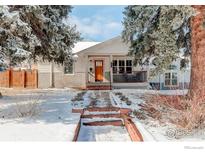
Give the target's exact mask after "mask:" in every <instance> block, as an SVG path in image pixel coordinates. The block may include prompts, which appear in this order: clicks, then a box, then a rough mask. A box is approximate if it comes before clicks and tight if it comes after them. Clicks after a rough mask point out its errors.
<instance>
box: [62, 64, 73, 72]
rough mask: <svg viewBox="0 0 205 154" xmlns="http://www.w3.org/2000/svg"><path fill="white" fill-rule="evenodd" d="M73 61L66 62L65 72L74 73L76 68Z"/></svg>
mask: <svg viewBox="0 0 205 154" xmlns="http://www.w3.org/2000/svg"><path fill="white" fill-rule="evenodd" d="M73 67H74V65H73V62H70V63H64V74H73V72H74V69H73Z"/></svg>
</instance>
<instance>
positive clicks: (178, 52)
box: [122, 6, 194, 74]
mask: <svg viewBox="0 0 205 154" xmlns="http://www.w3.org/2000/svg"><path fill="white" fill-rule="evenodd" d="M193 14H194V10H193V8H192V7H191V6H128V7H126V8H125V11H124V15H125V17H124V21H123V25H124V30H123V32H122V37H123V40H124V41H125V42H127V43H129V44H130V55H132V56H134V57H135V58H134V59H135V61H134V62H135V64H141V65H142V64H148V63H149V62H150V61H152V63H153V64H154V65H155V66H156V67H155V70H154V72H152V73H154V74H156V73H159V72H160V71H163V70H164V69H167V68H168V66H169V65H170V64H171V62H172V61H174V60H176V59H177V58H179V57H182V54H183V57H184V58H183V59H182V64H184V62H187V60H188V56H189V55H190V40H191V37H190V32H191V31H190V22H189V21H190V17H191V16H192V15H193Z"/></svg>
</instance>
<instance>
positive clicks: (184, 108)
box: [141, 95, 205, 130]
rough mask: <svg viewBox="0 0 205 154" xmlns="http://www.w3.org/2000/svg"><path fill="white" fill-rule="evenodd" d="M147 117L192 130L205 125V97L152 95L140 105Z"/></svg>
mask: <svg viewBox="0 0 205 154" xmlns="http://www.w3.org/2000/svg"><path fill="white" fill-rule="evenodd" d="M141 110H143V111H145V112H146V113H147V115H148V116H149V117H152V118H154V119H158V120H159V119H160V120H162V121H164V122H171V123H173V124H175V125H176V126H177V127H180V128H183V129H188V130H194V129H197V128H204V127H205V97H193V98H192V99H189V98H188V97H185V96H177V95H176V96H164V95H153V96H151V97H149V98H147V99H146V103H145V105H142V106H141Z"/></svg>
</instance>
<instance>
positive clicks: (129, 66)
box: [126, 60, 132, 73]
mask: <svg viewBox="0 0 205 154" xmlns="http://www.w3.org/2000/svg"><path fill="white" fill-rule="evenodd" d="M126 73H132V60H126Z"/></svg>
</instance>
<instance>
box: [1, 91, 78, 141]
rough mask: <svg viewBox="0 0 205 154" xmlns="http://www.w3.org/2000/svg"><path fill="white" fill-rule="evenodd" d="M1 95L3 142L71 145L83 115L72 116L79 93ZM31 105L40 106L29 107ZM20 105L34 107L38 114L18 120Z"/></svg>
mask: <svg viewBox="0 0 205 154" xmlns="http://www.w3.org/2000/svg"><path fill="white" fill-rule="evenodd" d="M1 91H2V92H3V95H4V96H3V98H2V99H0V141H72V139H73V135H74V131H75V128H76V125H77V123H78V121H79V116H80V115H79V114H73V113H71V110H72V103H71V99H72V98H73V97H74V96H75V95H76V94H77V93H78V91H75V90H72V89H47V90H40V89H39V90H10V89H2V90H1ZM29 102H30V103H29ZM32 103H33V104H37V105H34V106H31V105H28V104H32ZM21 105H22V106H23V107H24V109H27V110H28V108H31V107H33V109H34V110H37V112H36V113H35V114H34V115H32V116H30V115H29V116H25V117H20V118H19V112H21V111H19V110H20V109H21V107H22V106H21ZM28 111H29V110H28ZM20 115H21V114H20Z"/></svg>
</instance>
